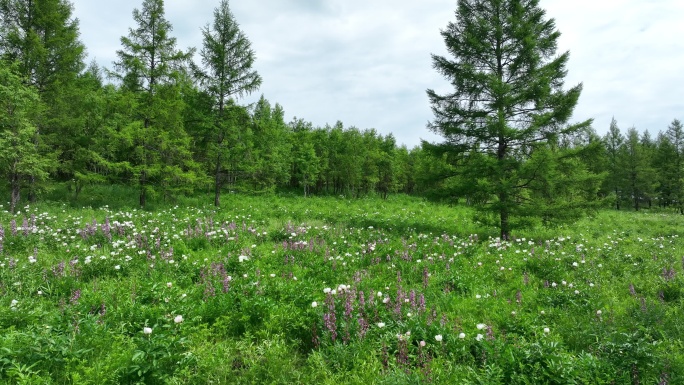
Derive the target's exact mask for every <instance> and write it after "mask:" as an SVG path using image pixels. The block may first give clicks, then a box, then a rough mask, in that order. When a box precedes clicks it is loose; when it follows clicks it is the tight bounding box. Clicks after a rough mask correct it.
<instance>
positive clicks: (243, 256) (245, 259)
mask: <svg viewBox="0 0 684 385" xmlns="http://www.w3.org/2000/svg"><path fill="white" fill-rule="evenodd" d="M247 260H249V257H248V256H246V255H241V256H239V257H238V261H240V262H244V261H247Z"/></svg>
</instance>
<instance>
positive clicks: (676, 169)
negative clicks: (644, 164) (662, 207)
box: [664, 119, 684, 214]
mask: <svg viewBox="0 0 684 385" xmlns="http://www.w3.org/2000/svg"><path fill="white" fill-rule="evenodd" d="M665 135H666V136H667V139H668V141H669V143H670V144H671V146H672V154H671V156H670V157H669V159H667V161H666V163H665V165H666V167H665V170H664V171H665V172H664V174H665V178H664V179H665V180H666V183H668V184H669V188H670V194H671V195H670V199H671V201H673V202H674V203H675V205H676V207H677V208H678V209H679V212H680V213H681V214H684V169H683V168H684V126H683V125H682V122H681V121H679V120H678V119H675V120H673V121H672V123H670V125H669V126H668V127H667V131H666V132H665Z"/></svg>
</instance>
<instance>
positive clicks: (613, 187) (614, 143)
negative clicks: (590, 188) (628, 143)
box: [603, 118, 626, 210]
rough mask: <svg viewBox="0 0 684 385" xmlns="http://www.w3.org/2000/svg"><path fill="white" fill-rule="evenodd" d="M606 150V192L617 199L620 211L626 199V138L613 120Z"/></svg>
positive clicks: (605, 140)
mask: <svg viewBox="0 0 684 385" xmlns="http://www.w3.org/2000/svg"><path fill="white" fill-rule="evenodd" d="M603 142H604V145H605V148H606V163H607V172H608V174H607V176H606V178H605V179H604V182H603V184H604V190H605V191H607V192H608V193H610V194H612V195H613V196H614V198H615V209H616V210H620V204H621V203H622V201H623V200H624V199H625V197H624V196H625V192H626V190H625V188H624V185H625V179H626V175H625V169H624V164H623V162H624V156H622V153H621V151H622V149H623V144H624V142H625V137H624V136H623V135H622V133H621V132H620V128H619V127H618V125H617V121H616V120H615V118H613V119H612V120H611V122H610V128H609V129H608V132H607V133H606V135H605V136H604V137H603Z"/></svg>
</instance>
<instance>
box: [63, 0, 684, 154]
mask: <svg viewBox="0 0 684 385" xmlns="http://www.w3.org/2000/svg"><path fill="white" fill-rule="evenodd" d="M72 3H73V4H74V15H75V16H76V17H77V18H78V19H79V21H80V29H81V40H82V41H83V42H84V44H85V45H86V47H87V49H88V54H89V59H88V60H92V59H95V60H97V62H98V63H100V64H101V65H102V66H105V67H108V68H111V67H112V65H111V63H112V62H113V61H114V60H115V58H116V57H115V54H116V50H118V49H120V48H121V45H120V38H121V36H124V35H127V34H128V28H130V27H134V26H135V24H134V22H133V18H132V11H133V9H134V8H140V7H141V5H142V0H117V1H94V0H72ZM218 3H219V0H184V1H181V0H175V1H174V0H167V1H166V2H165V6H166V17H167V19H168V20H169V21H170V22H171V23H172V25H173V28H174V30H173V33H172V36H174V37H176V38H177V40H178V46H179V48H187V47H197V48H199V47H200V46H201V44H202V38H201V33H200V27H202V26H204V25H206V24H207V23H209V22H211V21H212V19H213V10H214V8H215V7H216V6H217V5H218ZM540 5H541V7H542V8H544V9H546V11H547V16H548V17H552V18H554V19H555V20H556V25H557V28H558V29H559V30H560V32H561V33H562V36H561V38H560V47H559V48H560V50H559V51H566V50H569V51H570V62H569V66H568V70H569V73H568V76H567V78H566V88H567V87H570V86H572V85H575V84H577V83H580V82H582V83H583V84H584V91H583V93H582V96H581V98H580V101H579V104H578V106H577V108H576V109H575V116H574V119H573V120H574V121H582V120H585V119H589V118H593V119H594V128H595V129H596V130H597V131H598V132H599V134H604V133H605V132H606V131H607V129H608V126H609V125H610V120H611V118H612V117H613V116H615V118H616V120H617V122H618V125H619V127H620V128H621V129H622V131H623V132H626V130H627V129H628V128H629V127H632V126H634V127H636V128H637V129H638V130H640V131H644V130H649V131H650V132H651V134H652V136H655V135H656V134H657V132H658V131H660V130H663V131H664V130H665V129H666V128H667V126H668V125H669V124H670V123H671V122H672V120H673V119H675V118H677V119H680V120H684V69H683V68H684V39H683V38H682V36H684V23H682V22H681V17H682V16H684V1H681V0H574V1H569V0H541V2H540ZM230 8H231V10H232V12H233V14H234V15H235V18H236V20H237V22H238V23H239V24H240V28H241V29H242V30H243V32H244V33H245V34H246V35H247V37H248V38H249V40H250V41H251V42H252V48H253V49H254V50H255V52H256V56H257V60H256V63H255V68H256V70H257V71H258V72H259V73H260V74H261V76H262V77H263V84H262V86H261V89H260V90H259V92H258V93H257V94H255V95H253V96H251V97H248V98H245V99H243V103H248V102H252V101H254V100H256V99H258V97H259V96H260V95H261V94H264V96H265V97H266V98H267V99H268V100H269V101H270V102H271V103H276V102H277V103H280V104H281V105H282V106H283V108H284V110H285V114H286V120H287V121H290V120H291V119H292V118H293V117H294V116H296V117H298V118H302V119H305V120H307V121H310V122H312V123H313V124H314V125H315V126H324V125H325V124H326V123H330V124H331V125H332V124H334V123H335V122H336V121H338V120H340V121H342V122H343V123H344V126H345V127H349V126H356V127H358V128H360V129H366V128H375V129H376V130H377V131H379V132H380V133H383V134H388V133H390V132H391V133H393V134H394V136H395V137H396V138H397V141H398V142H399V143H403V144H406V145H407V146H409V147H413V146H415V145H418V144H419V143H420V140H421V139H426V140H429V141H439V140H440V137H438V136H436V135H434V134H432V133H431V132H429V131H428V130H427V129H426V128H425V126H426V123H427V122H428V121H430V120H431V119H432V112H431V110H430V105H429V102H428V99H427V96H426V94H425V90H426V89H428V88H433V89H435V90H438V91H448V90H449V86H448V84H447V82H446V80H445V79H444V78H442V77H441V76H440V75H438V74H437V73H436V72H435V71H434V70H433V69H432V63H431V59H430V54H431V53H435V54H439V55H444V54H445V53H446V50H445V48H444V42H443V40H442V38H441V36H440V34H439V32H440V30H441V29H443V28H445V27H446V25H447V23H448V22H450V21H454V20H455V16H454V12H455V10H456V0H412V1H408V0H232V1H230Z"/></svg>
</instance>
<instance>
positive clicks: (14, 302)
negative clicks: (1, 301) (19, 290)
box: [10, 299, 19, 307]
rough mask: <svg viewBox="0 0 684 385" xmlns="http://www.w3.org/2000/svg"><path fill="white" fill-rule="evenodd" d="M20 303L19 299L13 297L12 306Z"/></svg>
mask: <svg viewBox="0 0 684 385" xmlns="http://www.w3.org/2000/svg"><path fill="white" fill-rule="evenodd" d="M18 304H19V301H17V300H16V299H13V300H12V302H11V303H10V307H15V306H17V305H18Z"/></svg>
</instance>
